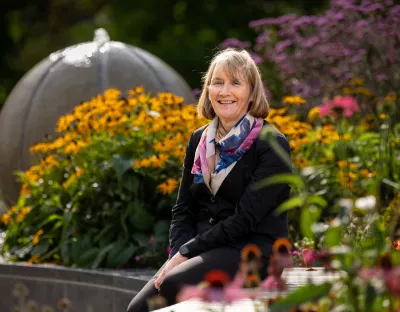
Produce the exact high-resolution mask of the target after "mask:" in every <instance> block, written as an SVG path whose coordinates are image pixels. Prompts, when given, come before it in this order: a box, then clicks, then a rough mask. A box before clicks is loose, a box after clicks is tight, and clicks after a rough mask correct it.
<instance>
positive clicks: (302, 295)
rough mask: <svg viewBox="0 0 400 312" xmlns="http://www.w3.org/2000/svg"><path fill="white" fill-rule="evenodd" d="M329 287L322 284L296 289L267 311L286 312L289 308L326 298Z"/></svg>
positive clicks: (329, 285)
mask: <svg viewBox="0 0 400 312" xmlns="http://www.w3.org/2000/svg"><path fill="white" fill-rule="evenodd" d="M331 286H332V285H331V284H330V283H324V284H321V285H306V286H302V287H300V288H297V289H296V290H295V291H293V292H292V293H290V294H289V295H287V297H285V298H283V299H282V300H279V301H276V302H275V303H273V304H272V305H271V307H270V309H269V311H270V312H283V311H285V312H286V311H288V310H289V308H292V307H296V306H298V305H300V304H303V303H305V302H308V301H313V300H317V299H319V298H321V297H323V296H326V295H327V294H328V293H329V290H330V289H331Z"/></svg>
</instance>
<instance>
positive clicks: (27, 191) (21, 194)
mask: <svg viewBox="0 0 400 312" xmlns="http://www.w3.org/2000/svg"><path fill="white" fill-rule="evenodd" d="M29 195H31V189H30V188H29V185H28V184H27V183H24V184H22V186H21V190H20V192H19V197H21V198H23V197H26V196H29Z"/></svg>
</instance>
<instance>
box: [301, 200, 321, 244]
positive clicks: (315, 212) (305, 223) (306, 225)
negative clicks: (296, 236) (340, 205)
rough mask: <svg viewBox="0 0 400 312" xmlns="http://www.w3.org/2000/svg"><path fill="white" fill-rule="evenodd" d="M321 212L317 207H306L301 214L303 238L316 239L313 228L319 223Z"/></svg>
mask: <svg viewBox="0 0 400 312" xmlns="http://www.w3.org/2000/svg"><path fill="white" fill-rule="evenodd" d="M320 215H321V210H320V209H319V208H317V207H304V208H303V209H301V213H300V229H301V233H302V234H303V236H305V237H308V238H310V239H314V236H315V235H314V232H313V230H312V226H313V224H314V223H315V222H317V221H318V219H319V217H320Z"/></svg>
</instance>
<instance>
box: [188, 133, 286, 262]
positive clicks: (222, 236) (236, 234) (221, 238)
mask: <svg viewBox="0 0 400 312" xmlns="http://www.w3.org/2000/svg"><path fill="white" fill-rule="evenodd" d="M276 139H277V141H278V143H279V144H280V145H281V147H283V148H284V149H285V151H286V152H287V153H288V154H290V146H289V143H288V141H287V140H286V138H285V137H284V136H283V135H280V134H277V136H276ZM259 153H260V154H259V155H260V156H259V163H258V165H257V167H256V169H255V171H254V172H253V175H252V177H251V180H250V183H249V185H248V186H247V188H246V190H245V192H244V193H243V195H242V197H241V199H240V201H239V204H238V209H237V210H236V212H235V213H234V214H233V215H232V216H229V217H228V218H226V219H224V220H222V221H220V222H218V223H217V224H216V225H214V226H213V227H212V228H211V229H210V230H208V231H206V232H204V233H202V234H199V235H197V236H196V237H195V238H194V239H192V240H191V241H189V242H188V243H186V244H185V246H187V248H188V249H189V254H190V257H194V256H196V255H198V254H200V253H202V252H204V251H206V250H209V249H212V248H216V247H219V246H221V245H226V244H229V243H231V242H234V241H237V240H240V239H242V238H243V237H244V236H245V235H246V234H249V233H251V232H253V231H254V230H255V229H256V228H257V226H258V225H259V223H260V221H262V220H263V219H264V217H265V216H267V215H268V214H269V213H270V212H271V210H273V209H275V208H276V207H277V206H278V205H279V197H280V194H281V193H282V192H283V191H285V190H286V189H287V188H288V185H287V184H274V185H271V186H268V187H265V188H262V189H259V190H253V188H252V186H253V184H254V183H256V182H258V181H260V180H263V179H265V178H267V177H270V176H273V175H277V174H281V173H287V172H291V168H289V167H288V165H286V163H285V162H284V161H283V160H282V159H281V158H280V157H279V156H278V155H277V154H276V153H275V152H274V151H273V150H272V148H271V147H270V146H269V145H268V146H267V144H265V148H264V147H261V148H260V150H259Z"/></svg>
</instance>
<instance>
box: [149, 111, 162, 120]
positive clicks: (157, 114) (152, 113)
mask: <svg viewBox="0 0 400 312" xmlns="http://www.w3.org/2000/svg"><path fill="white" fill-rule="evenodd" d="M147 115H149V116H151V117H153V118H157V117H160V116H161V115H160V113H159V112H156V111H149V112H148V113H147Z"/></svg>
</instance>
